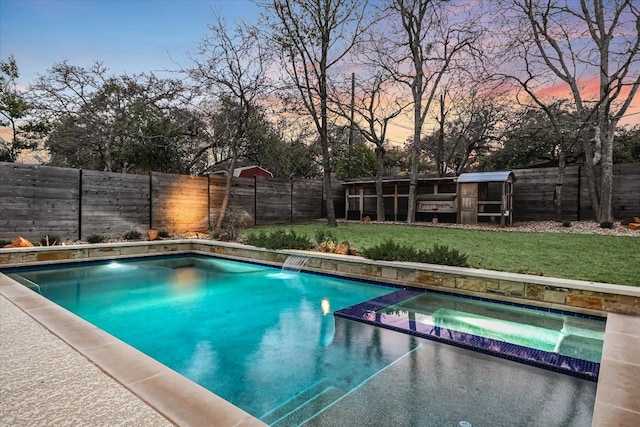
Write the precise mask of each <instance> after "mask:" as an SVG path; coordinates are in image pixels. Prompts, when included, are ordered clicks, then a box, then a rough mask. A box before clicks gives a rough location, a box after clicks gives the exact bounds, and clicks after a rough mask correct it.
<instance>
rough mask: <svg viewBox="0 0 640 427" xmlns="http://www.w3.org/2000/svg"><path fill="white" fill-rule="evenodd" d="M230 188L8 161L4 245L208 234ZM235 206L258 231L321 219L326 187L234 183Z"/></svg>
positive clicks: (2, 173) (2, 170) (214, 182)
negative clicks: (21, 240)
mask: <svg viewBox="0 0 640 427" xmlns="http://www.w3.org/2000/svg"><path fill="white" fill-rule="evenodd" d="M225 183H226V178H225V177H222V176H218V175H212V176H210V177H194V176H186V175H174V174H166V173H159V172H152V173H150V174H148V175H130V174H120V173H111V172H100V171H92V170H81V169H66V168H57V167H50V166H34V165H24V164H19V163H1V162H0V240H9V239H12V238H14V237H16V236H18V235H20V236H24V237H26V238H28V239H31V240H34V239H35V240H40V239H41V238H42V237H43V236H44V235H47V234H48V235H51V236H58V237H60V238H63V239H79V240H83V239H86V238H87V237H88V236H90V235H92V234H103V235H105V236H109V237H119V236H122V235H123V234H124V233H126V232H128V231H132V230H136V231H140V232H143V233H145V232H146V230H148V229H149V228H154V229H158V230H167V231H172V232H185V231H205V230H208V229H209V228H210V225H211V221H212V220H214V219H215V215H216V212H217V210H218V209H219V208H220V206H221V203H222V196H223V194H224V187H225ZM337 187H338V188H339V187H340V186H339V185H338V186H337ZM341 198H342V196H341V195H340V199H341ZM230 203H231V205H236V206H238V207H240V208H241V209H243V210H245V211H246V212H247V213H248V214H249V216H250V217H251V221H252V222H253V224H255V225H264V224H273V223H286V222H292V221H303V220H309V219H317V218H321V217H322V214H323V189H322V182H321V181H310V180H302V179H292V180H289V179H267V178H262V177H256V178H233V180H232V193H231V199H230Z"/></svg>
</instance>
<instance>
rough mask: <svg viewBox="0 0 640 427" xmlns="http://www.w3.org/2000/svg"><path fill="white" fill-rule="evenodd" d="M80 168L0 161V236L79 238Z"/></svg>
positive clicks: (3, 237)
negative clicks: (46, 235)
mask: <svg viewBox="0 0 640 427" xmlns="http://www.w3.org/2000/svg"><path fill="white" fill-rule="evenodd" d="M78 188H79V171H78V170H77V169H64V168H56V167H50V166H33V165H23V164H19V163H0V205H1V206H0V239H2V240H11V239H13V238H15V237H17V236H23V237H25V238H27V239H29V240H32V241H36V242H37V241H40V239H41V238H42V237H43V236H44V235H45V234H48V235H50V236H58V237H59V238H61V239H73V240H75V239H77V238H78V217H79V211H78V209H79V201H78V197H79V191H78Z"/></svg>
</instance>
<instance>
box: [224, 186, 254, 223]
mask: <svg viewBox="0 0 640 427" xmlns="http://www.w3.org/2000/svg"><path fill="white" fill-rule="evenodd" d="M225 179H226V178H225ZM229 204H230V205H231V206H235V207H237V208H240V209H242V210H243V211H245V212H246V213H247V214H248V215H249V216H250V217H251V224H252V225H253V224H255V218H256V186H255V180H254V179H253V178H239V177H234V178H232V179H231V200H230V201H229Z"/></svg>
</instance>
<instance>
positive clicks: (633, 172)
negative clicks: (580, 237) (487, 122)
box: [513, 163, 640, 221]
mask: <svg viewBox="0 0 640 427" xmlns="http://www.w3.org/2000/svg"><path fill="white" fill-rule="evenodd" d="M513 173H514V175H515V177H516V182H515V189H514V203H513V204H514V210H513V211H514V219H515V220H516V221H523V220H554V219H555V207H554V198H555V188H556V181H557V178H558V168H543V169H517V170H514V171H513ZM562 188H563V189H562V207H563V209H562V217H563V219H565V220H570V221H584V220H592V219H594V218H595V217H594V214H593V209H592V206H591V199H590V196H589V189H588V187H587V177H586V174H585V171H584V166H569V167H567V168H566V171H565V176H564V182H563V185H562ZM638 215H640V163H631V164H620V165H614V167H613V217H614V218H617V219H622V218H629V217H633V216H638Z"/></svg>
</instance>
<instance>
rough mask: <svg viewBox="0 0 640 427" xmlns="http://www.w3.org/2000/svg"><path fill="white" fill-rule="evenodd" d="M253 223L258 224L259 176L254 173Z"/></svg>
mask: <svg viewBox="0 0 640 427" xmlns="http://www.w3.org/2000/svg"><path fill="white" fill-rule="evenodd" d="M253 225H258V176H257V175H253Z"/></svg>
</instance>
